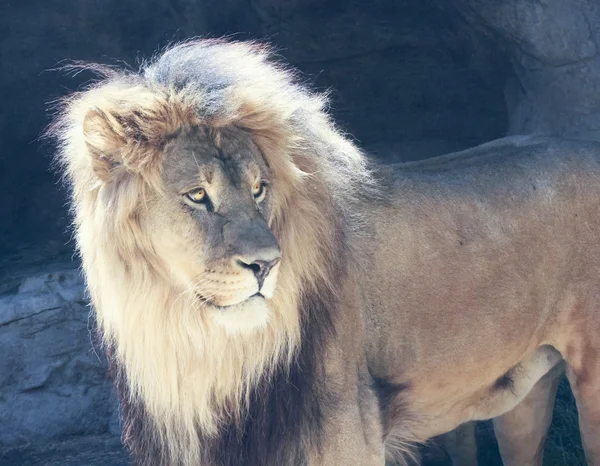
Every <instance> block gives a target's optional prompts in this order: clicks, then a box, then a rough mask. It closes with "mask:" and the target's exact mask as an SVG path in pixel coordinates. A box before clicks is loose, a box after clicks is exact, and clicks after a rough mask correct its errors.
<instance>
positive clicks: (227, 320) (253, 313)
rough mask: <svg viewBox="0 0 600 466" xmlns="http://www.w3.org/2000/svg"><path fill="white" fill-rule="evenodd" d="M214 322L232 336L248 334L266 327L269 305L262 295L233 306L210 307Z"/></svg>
mask: <svg viewBox="0 0 600 466" xmlns="http://www.w3.org/2000/svg"><path fill="white" fill-rule="evenodd" d="M208 312H209V313H210V316H211V318H212V319H213V321H214V322H215V323H216V324H217V325H219V326H221V327H222V328H224V329H225V331H226V332H227V333H230V334H240V333H248V332H253V331H257V330H260V329H262V328H264V327H266V325H267V322H268V320H269V312H270V310H269V305H268V303H267V300H266V299H265V298H264V297H262V296H261V295H258V294H257V295H254V296H251V297H250V298H248V299H246V300H245V301H242V302H241V303H238V304H234V305H232V306H226V307H219V306H210V307H209V311H208Z"/></svg>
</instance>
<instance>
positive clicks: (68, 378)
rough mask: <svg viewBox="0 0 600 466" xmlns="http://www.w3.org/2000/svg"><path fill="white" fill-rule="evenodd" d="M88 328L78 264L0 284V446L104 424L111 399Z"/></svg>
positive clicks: (96, 430)
mask: <svg viewBox="0 0 600 466" xmlns="http://www.w3.org/2000/svg"><path fill="white" fill-rule="evenodd" d="M92 331H93V321H92V320H91V319H90V318H89V308H88V306H87V302H86V300H85V297H84V286H83V281H82V279H81V276H80V274H79V272H78V271H77V270H75V269H70V270H58V271H52V272H44V273H38V274H34V275H27V276H25V277H15V276H12V277H11V278H10V279H7V280H4V281H3V282H1V283H0V355H2V357H1V358H0V446H4V447H7V446H14V445H18V444H23V443H28V442H37V441H41V440H49V439H56V438H64V437H66V436H69V435H77V434H98V433H104V432H107V431H108V430H109V422H110V420H111V415H113V413H114V410H115V404H114V402H112V400H111V393H112V390H111V385H110V382H109V381H108V380H107V379H106V364H105V361H104V359H103V356H102V352H101V351H95V350H94V345H93V343H92V341H93V338H92V336H91V335H92ZM113 423H114V421H113ZM113 430H115V429H114V428H113Z"/></svg>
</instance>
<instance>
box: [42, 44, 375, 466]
mask: <svg viewBox="0 0 600 466" xmlns="http://www.w3.org/2000/svg"><path fill="white" fill-rule="evenodd" d="M94 69H96V70H98V69H100V70H102V69H101V68H99V67H94ZM103 73H104V79H102V80H100V81H99V82H98V83H96V84H94V85H93V86H91V87H89V88H88V89H86V90H84V91H83V92H81V93H78V94H76V95H74V96H71V97H70V98H68V99H67V100H65V102H64V108H63V110H62V112H61V114H60V116H59V118H58V119H57V120H56V122H55V123H54V125H53V126H52V127H51V128H50V131H49V134H50V135H51V136H53V137H55V138H57V139H58V141H59V143H60V151H59V155H58V158H57V161H58V163H59V165H60V167H61V169H62V170H64V173H65V177H66V181H67V184H68V185H69V187H70V188H71V193H72V206H73V212H74V217H75V221H74V227H75V232H76V239H77V245H78V248H79V251H80V254H81V257H82V267H83V271H84V273H85V276H86V280H87V285H88V288H89V292H90V296H91V301H92V304H93V307H94V309H95V312H96V315H97V318H98V323H99V328H100V331H101V334H102V337H103V340H104V342H105V344H106V346H107V348H108V349H109V351H110V353H111V355H110V357H111V359H112V360H113V361H114V364H115V367H116V369H115V372H116V373H117V375H119V374H120V376H118V377H117V378H118V380H117V383H118V385H119V386H120V391H121V393H122V394H124V395H122V396H124V397H126V398H127V399H128V401H127V400H126V401H127V403H125V407H124V409H143V411H144V415H145V416H147V417H148V418H149V419H150V420H151V422H152V423H153V425H154V426H155V429H156V433H155V434H153V435H155V437H156V438H155V439H154V440H153V441H156V442H159V443H161V444H162V445H163V446H165V447H166V450H168V453H164V452H162V451H161V453H160V454H163V455H165V454H166V455H167V456H165V457H163V458H162V460H161V461H162V462H164V463H171V462H178V463H181V464H197V463H198V462H199V461H206V458H205V457H204V456H203V455H206V454H207V453H203V452H202V450H201V448H200V441H201V439H202V438H204V439H207V438H217V437H218V435H219V431H220V428H221V426H222V425H223V424H226V423H227V422H231V420H232V419H240V418H241V417H242V416H244V414H245V412H246V410H247V409H248V405H249V400H250V398H251V397H252V396H253V395H252V390H253V389H254V388H255V387H256V386H257V385H259V384H260V383H261V380H264V379H268V378H269V377H270V376H272V375H273V374H274V373H275V372H277V371H281V370H284V372H286V371H289V368H290V364H292V363H293V362H294V361H296V360H297V359H298V358H299V356H298V354H299V352H301V350H300V348H301V346H302V342H303V340H304V339H306V338H309V336H307V330H306V329H307V326H308V325H310V320H311V319H327V318H328V317H327V315H323V316H318V315H317V316H316V315H311V312H314V310H311V307H310V306H307V305H306V304H305V303H306V302H310V300H311V299H312V297H313V296H314V295H315V294H317V293H318V294H320V295H322V296H323V298H322V299H324V300H327V299H329V305H330V307H331V308H332V309H323V310H322V312H323V313H324V314H326V313H327V312H330V311H331V312H334V311H335V309H334V308H335V306H336V305H335V301H336V299H337V298H336V297H337V296H338V290H337V289H336V285H337V283H336V276H337V275H338V274H340V273H342V274H343V273H344V270H345V267H346V266H347V264H345V259H344V258H345V248H346V245H345V239H344V238H345V233H346V232H347V231H348V229H353V228H356V224H357V222H359V221H360V219H357V218H355V217H354V216H353V215H352V211H353V204H354V203H355V202H356V201H355V199H356V198H357V197H359V196H360V195H363V194H364V193H365V192H366V191H368V190H369V187H370V186H371V179H370V175H369V173H368V170H367V166H366V162H365V159H364V158H363V156H362V154H361V153H360V152H359V151H358V150H357V149H356V148H355V147H354V146H353V144H351V143H350V142H349V141H347V140H346V139H345V138H344V136H343V135H341V134H340V132H339V131H338V130H337V129H336V128H335V127H334V125H333V123H332V122H331V120H330V119H329V117H328V116H327V114H326V112H325V110H324V104H325V98H324V97H323V96H321V95H317V94H310V93H308V92H307V91H306V90H304V89H303V88H302V87H300V86H299V85H297V84H296V83H295V81H294V79H293V76H292V75H291V73H290V72H289V71H287V70H285V69H283V68H282V67H281V66H279V65H277V64H275V63H273V62H272V61H270V55H269V51H268V49H267V48H265V47H264V46H259V45H256V44H251V43H235V42H223V41H215V40H211V41H190V42H187V43H183V44H179V45H177V46H175V47H173V48H171V49H169V50H167V51H166V52H165V53H163V54H162V55H161V56H160V57H159V58H158V59H157V60H156V61H155V62H153V63H150V64H148V65H145V66H143V67H142V69H141V70H140V71H139V72H137V73H127V72H121V71H108V70H106V71H105V72H104V71H103ZM191 126H204V127H206V128H208V129H209V131H211V132H212V134H214V137H216V138H218V132H219V129H220V128H224V127H235V128H239V129H242V130H243V131H247V132H248V133H249V134H250V135H251V137H252V139H253V140H254V142H255V143H256V144H257V146H258V147H259V148H260V150H261V152H262V153H263V154H264V156H265V158H266V160H267V162H268V163H269V166H270V167H271V169H272V170H273V172H274V179H275V181H274V183H273V196H274V201H273V209H272V216H271V218H270V219H269V224H270V226H271V228H272V230H273V232H274V234H275V236H276V238H277V240H278V242H279V244H280V246H281V249H282V251H283V260H282V265H281V271H280V278H279V282H278V283H279V285H278V289H280V290H281V291H280V292H278V293H276V295H275V296H274V298H273V304H272V308H273V309H274V310H275V312H274V317H273V319H271V320H270V321H269V322H268V325H267V327H266V328H265V329H264V330H261V331H260V332H254V333H249V334H241V335H240V334H235V335H231V334H228V333H227V332H226V331H224V330H223V329H221V328H215V327H214V326H212V325H210V323H209V322H207V321H206V320H204V319H203V317H202V313H199V312H195V311H196V309H195V305H194V302H193V300H192V299H191V298H190V295H189V293H188V290H186V289H181V288H180V287H178V286H177V285H176V284H175V282H174V281H173V280H172V276H171V270H169V267H168V264H169V261H168V258H163V257H160V256H159V255H158V254H157V253H156V251H155V250H154V248H153V246H152V244H150V243H149V241H148V237H147V234H146V232H147V230H146V228H147V226H146V225H145V224H144V222H143V221H142V220H141V219H142V218H143V213H144V209H146V206H145V199H146V198H147V197H148V195H149V194H150V193H157V192H160V190H161V182H160V170H161V165H162V156H163V152H162V149H163V148H164V145H165V143H166V142H167V141H168V140H169V138H171V137H173V135H175V134H177V133H178V131H181V130H182V129H184V128H186V127H191ZM109 180H110V181H109ZM165 259H167V260H165ZM303 303H304V304H303ZM318 307H319V306H316V308H318ZM322 307H327V306H322ZM311 331H312V332H313V333H315V335H317V334H318V332H319V331H317V330H315V329H312V330H311ZM324 331H325V330H321V332H324ZM310 338H317V339H318V338H322V339H323V340H325V339H326V337H325V336H322V337H319V336H318V335H317V336H310ZM317 343H318V342H317ZM317 343H315V344H317ZM310 344H311V345H312V344H313V342H311V343H310ZM319 344H320V343H319ZM322 344H323V345H324V344H325V343H324V342H322ZM317 346H318V345H317ZM309 350H310V351H312V349H307V350H306V351H309ZM311 357H313V358H315V357H316V356H314V355H313V356H311ZM282 368H283V369H282ZM307 377H308V375H307ZM140 400H141V403H140ZM139 406H141V407H139ZM138 428H139V426H138V427H136V426H135V425H132V424H127V423H126V425H125V431H124V435H125V440H126V442H127V441H128V437H130V436H132V435H134V434H135V430H136V429H138ZM146 447H148V445H147V444H146V445H145V446H140V445H139V444H135V445H133V447H132V448H133V449H134V450H135V449H136V448H138V449H142V448H146ZM148 448H149V447H148ZM269 448H274V447H269ZM133 454H134V457H135V456H136V455H137V456H138V457H143V456H144V455H145V454H146V453H144V452H142V451H133Z"/></svg>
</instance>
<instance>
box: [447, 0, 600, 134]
mask: <svg viewBox="0 0 600 466" xmlns="http://www.w3.org/2000/svg"><path fill="white" fill-rule="evenodd" d="M455 4H456V5H457V7H458V9H459V10H460V11H461V12H462V13H463V15H464V16H465V18H467V20H468V21H469V22H470V23H471V24H472V25H473V26H474V27H476V28H478V29H479V30H481V31H482V32H484V33H485V34H487V35H488V36H490V37H491V38H492V40H494V41H495V42H496V43H498V44H499V45H500V46H501V47H502V49H503V50H504V52H505V53H506V54H507V56H508V58H509V60H510V61H511V63H512V65H513V68H514V75H513V77H512V79H510V80H509V81H508V82H507V86H506V101H507V106H508V114H509V128H508V133H509V134H531V133H537V134H544V135H549V136H559V137H566V138H581V139H593V140H600V55H599V53H598V52H599V50H600V3H598V2H597V1H596V0H534V1H521V0H503V1H496V0H456V1H455Z"/></svg>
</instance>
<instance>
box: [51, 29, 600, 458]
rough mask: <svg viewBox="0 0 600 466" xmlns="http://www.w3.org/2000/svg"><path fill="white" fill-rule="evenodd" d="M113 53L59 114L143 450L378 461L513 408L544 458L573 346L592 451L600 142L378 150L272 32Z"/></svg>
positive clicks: (113, 347)
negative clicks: (277, 44) (135, 66)
mask: <svg viewBox="0 0 600 466" xmlns="http://www.w3.org/2000/svg"><path fill="white" fill-rule="evenodd" d="M94 69H96V70H100V68H99V67H94ZM103 76H104V79H102V80H101V81H100V82H99V83H97V84H96V85H94V86H92V87H90V88H89V89H87V90H85V91H84V92H82V93H80V94H77V95H74V96H72V97H71V98H70V99H68V100H67V101H66V105H65V109H64V112H63V113H62V116H61V117H60V118H59V119H58V120H57V122H56V124H55V125H54V126H53V128H52V130H51V131H52V134H53V135H55V136H56V137H57V138H58V139H59V141H60V143H61V150H60V155H59V160H60V162H61V164H62V167H63V168H64V170H65V174H66V178H67V180H68V183H69V184H70V186H71V188H72V201H73V210H74V213H75V228H76V238H77V243H78V246H79V249H80V252H81V256H82V261H83V270H84V272H85V276H86V279H87V284H88V287H89V291H90V295H91V300H92V303H93V305H94V309H95V312H96V315H97V318H98V323H99V328H100V330H101V334H102V337H103V341H104V342H105V345H106V348H107V351H108V354H109V358H110V363H111V367H112V370H113V374H114V377H115V382H116V386H117V389H118V392H119V395H120V399H121V409H122V414H123V419H124V442H125V443H126V445H127V446H128V447H129V450H130V452H131V455H132V458H133V459H134V461H135V462H136V463H137V464H143V465H219V466H220V465H225V466H227V465H300V464H311V465H315V464H320V465H362V466H366V465H379V466H381V465H383V464H384V462H385V458H386V457H387V459H388V460H390V461H402V460H403V459H405V456H406V453H407V452H409V451H410V449H411V445H412V444H413V442H420V441H425V440H426V439H428V438H430V437H433V436H437V435H440V434H443V433H444V432H449V431H451V430H452V429H454V428H455V427H456V426H458V425H460V424H462V423H464V422H466V421H469V420H475V419H486V418H493V417H497V416H501V417H499V418H498V419H497V420H496V426H497V429H498V431H499V433H501V435H499V437H500V441H501V449H502V451H505V452H506V451H508V452H510V455H508V456H506V458H505V460H506V464H513V465H520V466H522V465H525V464H539V462H540V461H541V453H540V451H541V449H540V445H541V442H542V441H543V437H544V431H545V428H547V424H548V419H549V415H550V412H551V409H552V396H551V395H552V392H553V390H552V387H553V384H554V382H553V381H554V380H556V376H555V373H556V372H558V371H561V370H563V365H566V367H567V372H568V376H569V379H570V381H571V384H572V387H573V389H574V392H575V396H576V398H577V403H578V408H579V414H580V420H581V421H580V422H581V431H582V436H583V440H584V445H585V449H586V453H587V455H588V459H589V462H590V464H596V465H598V464H600V443H599V441H598V440H599V434H600V403H598V393H599V389H600V352H599V350H600V337H599V335H600V334H599V326H600V319H598V318H597V316H596V313H597V308H596V306H597V305H598V304H597V303H598V301H599V298H600V148H599V147H598V146H596V145H593V144H591V143H589V144H587V143H585V144H584V143H581V142H565V141H554V140H546V139H538V138H532V137H513V138H509V139H505V140H501V141H498V142H493V143H489V144H485V145H482V146H480V147H477V148H475V149H471V150H468V151H465V152H462V153H459V154H453V155H449V156H444V157H439V158H436V159H433V160H428V161H424V162H420V163H409V164H405V165H401V166H399V167H398V166H396V167H394V168H385V169H384V168H379V169H375V168H374V167H369V166H368V164H367V162H366V159H365V158H364V156H363V155H362V154H361V153H360V152H359V150H358V149H357V148H356V147H355V146H354V145H353V144H352V143H351V142H350V141H349V140H348V139H346V138H345V137H344V136H343V135H342V134H341V133H340V132H339V131H338V130H336V128H335V127H334V125H333V123H332V122H331V120H330V119H329V118H328V116H327V115H326V113H325V111H324V99H323V98H322V97H321V96H319V95H315V94H312V93H310V92H309V91H307V90H306V89H304V88H303V87H302V86H301V85H299V84H297V81H296V80H295V79H294V78H293V76H292V75H291V74H290V72H289V71H286V70H285V69H283V68H282V67H281V66H278V65H276V64H273V63H272V62H271V61H270V59H269V55H268V51H267V50H266V49H265V48H264V47H261V46H259V45H255V44H247V43H235V42H226V41H216V40H199V41H191V42H187V43H183V44H179V45H177V46H175V47H172V48H171V49H169V50H168V51H166V52H165V53H163V54H162V55H160V56H159V57H158V58H157V59H155V60H154V61H153V62H152V63H151V64H149V65H147V66H144V67H143V68H142V70H141V71H140V72H139V73H130V72H125V71H114V70H111V69H107V70H104V75H103ZM563 361H566V363H565V362H563ZM511 410H512V411H511ZM505 413H507V414H505ZM502 415H504V416H502ZM520 422H522V423H523V424H519V423H520Z"/></svg>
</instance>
